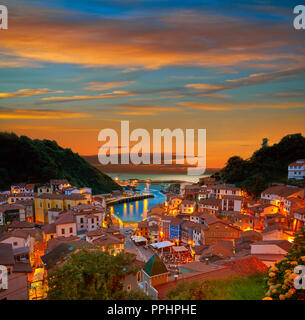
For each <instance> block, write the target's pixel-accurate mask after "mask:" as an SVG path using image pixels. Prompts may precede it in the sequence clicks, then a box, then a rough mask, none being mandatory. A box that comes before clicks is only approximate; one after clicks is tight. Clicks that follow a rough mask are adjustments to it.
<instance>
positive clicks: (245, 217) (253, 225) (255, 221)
mask: <svg viewBox="0 0 305 320" xmlns="http://www.w3.org/2000/svg"><path fill="white" fill-rule="evenodd" d="M229 221H230V222H231V223H232V224H234V226H236V227H238V228H239V229H241V230H243V231H246V230H250V229H252V230H254V229H255V230H262V229H263V221H262V220H261V219H260V218H259V217H256V216H252V215H250V214H242V213H235V214H234V215H232V216H231V217H230V218H229Z"/></svg>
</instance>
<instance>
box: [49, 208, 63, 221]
mask: <svg viewBox="0 0 305 320" xmlns="http://www.w3.org/2000/svg"><path fill="white" fill-rule="evenodd" d="M62 212H63V210H62V209H59V208H51V209H49V210H48V213H47V216H48V223H54V222H55V221H56V219H57V218H58V216H59V215H60V214H61V213H62Z"/></svg>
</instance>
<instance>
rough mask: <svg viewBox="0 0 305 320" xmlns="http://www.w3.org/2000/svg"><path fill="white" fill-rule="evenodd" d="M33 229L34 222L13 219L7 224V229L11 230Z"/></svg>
mask: <svg viewBox="0 0 305 320" xmlns="http://www.w3.org/2000/svg"><path fill="white" fill-rule="evenodd" d="M17 229H19V230H34V229H35V224H34V223H31V222H27V221H18V220H15V221H13V222H12V223H10V224H9V225H8V226H7V231H12V230H17Z"/></svg>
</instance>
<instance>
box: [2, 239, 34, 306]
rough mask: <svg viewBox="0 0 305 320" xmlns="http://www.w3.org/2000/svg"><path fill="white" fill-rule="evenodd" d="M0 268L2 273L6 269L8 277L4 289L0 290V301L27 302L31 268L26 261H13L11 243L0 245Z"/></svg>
mask: <svg viewBox="0 0 305 320" xmlns="http://www.w3.org/2000/svg"><path fill="white" fill-rule="evenodd" d="M0 266H2V268H1V271H2V272H4V268H6V271H7V275H8V282H7V287H6V289H3V288H2V289H0V300H28V297H29V283H28V274H29V273H32V268H31V266H30V264H29V263H28V262H26V261H25V262H23V261H15V258H14V253H13V247H12V244H11V243H0ZM3 267H4V268H3ZM2 281H4V280H3V279H2ZM2 284H3V283H2Z"/></svg>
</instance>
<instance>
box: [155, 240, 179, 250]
mask: <svg viewBox="0 0 305 320" xmlns="http://www.w3.org/2000/svg"><path fill="white" fill-rule="evenodd" d="M151 246H152V247H153V248H156V249H163V248H168V247H172V246H174V244H173V243H171V242H170V241H162V242H157V243H152V244H151Z"/></svg>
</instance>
